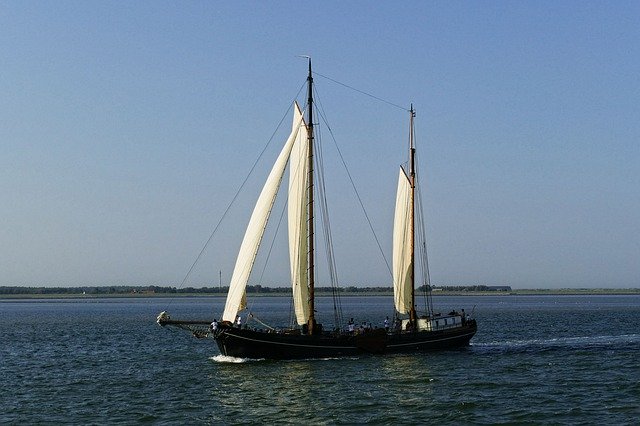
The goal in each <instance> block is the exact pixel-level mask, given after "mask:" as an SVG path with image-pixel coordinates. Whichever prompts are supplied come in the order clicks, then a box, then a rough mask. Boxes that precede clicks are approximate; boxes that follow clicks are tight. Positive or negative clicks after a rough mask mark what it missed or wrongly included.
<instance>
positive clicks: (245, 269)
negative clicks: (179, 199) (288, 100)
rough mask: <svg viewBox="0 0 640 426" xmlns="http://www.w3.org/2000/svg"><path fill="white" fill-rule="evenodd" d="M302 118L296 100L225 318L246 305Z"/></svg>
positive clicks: (254, 217) (247, 235)
mask: <svg viewBox="0 0 640 426" xmlns="http://www.w3.org/2000/svg"><path fill="white" fill-rule="evenodd" d="M302 122H303V119H302V114H301V113H300V108H299V107H298V105H297V103H296V104H295V107H294V116H293V123H294V124H293V130H292V131H291V134H290V135H289V138H288V139H287V142H286V143H285V145H284V147H283V148H282V151H281V152H280V155H279V156H278V159H277V160H276V162H275V164H274V165H273V168H272V169H271V172H270V173H269V177H268V178H267V181H266V182H265V184H264V187H263V188H262V192H260V196H259V197H258V201H257V202H256V206H255V207H254V209H253V213H252V214H251V219H250V220H249V225H247V230H246V231H245V234H244V239H243V240H242V244H241V245H240V251H239V252H238V257H237V258H236V266H235V268H234V269H233V275H232V276H231V282H230V284H229V293H228V294H227V302H226V304H225V307H224V314H223V316H222V319H223V321H235V319H236V315H237V314H238V311H239V310H242V309H244V308H245V307H246V299H245V290H246V287H247V281H249V275H250V274H251V269H252V268H253V263H254V262H255V260H256V255H257V254H258V247H260V242H261V241H262V236H263V235H264V231H265V228H266V226H267V221H268V220H269V215H270V214H271V208H272V207H273V203H274V202H275V199H276V195H277V193H278V189H279V188H280V182H282V176H283V174H284V170H285V168H286V166H287V162H288V161H289V155H290V153H291V148H292V147H293V144H294V142H295V141H296V138H297V136H298V129H299V128H300V124H301V123H302Z"/></svg>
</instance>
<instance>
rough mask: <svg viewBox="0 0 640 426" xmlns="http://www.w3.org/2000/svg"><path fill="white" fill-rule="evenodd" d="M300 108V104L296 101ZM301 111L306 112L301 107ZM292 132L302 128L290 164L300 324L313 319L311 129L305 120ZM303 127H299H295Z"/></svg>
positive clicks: (292, 257) (294, 280) (293, 278)
mask: <svg viewBox="0 0 640 426" xmlns="http://www.w3.org/2000/svg"><path fill="white" fill-rule="evenodd" d="M296 107H297V104H296ZM297 114H302V113H301V112H300V111H299V110H298V111H297ZM293 126H294V128H293V129H292V132H294V131H296V130H297V131H298V135H297V137H296V141H295V143H294V144H293V148H292V150H291V161H290V164H289V257H290V263H291V286H292V288H293V304H294V307H295V312H296V320H297V322H298V325H302V324H306V323H307V321H309V289H308V284H307V282H308V280H307V277H308V265H309V261H308V258H307V256H308V248H309V244H308V240H307V234H308V224H307V204H308V191H309V188H308V185H309V179H308V169H309V167H308V157H309V143H308V139H309V132H308V131H307V126H306V125H305V123H304V120H303V122H302V124H299V123H298V124H296V122H295V120H294V123H293ZM296 126H297V127H299V130H298V129H296V128H295V127H296Z"/></svg>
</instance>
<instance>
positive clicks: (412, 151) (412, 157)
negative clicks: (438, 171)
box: [409, 104, 418, 327]
mask: <svg viewBox="0 0 640 426" xmlns="http://www.w3.org/2000/svg"><path fill="white" fill-rule="evenodd" d="M409 113H410V114H411V119H410V124H409V178H410V184H411V272H410V273H411V310H410V311H409V321H410V323H411V325H412V326H413V327H417V325H418V323H417V319H418V318H417V315H416V282H415V281H416V280H415V277H416V274H415V272H416V264H415V250H414V249H415V244H414V242H415V204H414V200H415V192H416V164H415V161H416V148H415V146H414V134H413V132H414V130H413V119H414V117H415V116H416V112H415V110H414V109H413V104H412V105H411V109H410V110H409Z"/></svg>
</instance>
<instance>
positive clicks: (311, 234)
mask: <svg viewBox="0 0 640 426" xmlns="http://www.w3.org/2000/svg"><path fill="white" fill-rule="evenodd" d="M307 86H308V87H309V95H308V97H309V99H308V108H309V111H308V116H307V117H308V118H307V120H308V121H307V123H308V124H307V129H308V133H309V140H308V143H309V160H308V181H309V188H308V193H309V206H308V215H307V220H308V222H309V223H308V230H309V237H308V238H309V322H308V327H309V334H314V331H315V330H314V329H315V325H316V319H315V303H314V285H315V268H314V266H315V265H314V252H313V250H314V230H313V75H312V74H311V58H309V76H308V77H307Z"/></svg>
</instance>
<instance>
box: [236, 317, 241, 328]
mask: <svg viewBox="0 0 640 426" xmlns="http://www.w3.org/2000/svg"><path fill="white" fill-rule="evenodd" d="M236 325H237V326H238V328H242V318H241V317H240V315H238V319H236Z"/></svg>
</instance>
